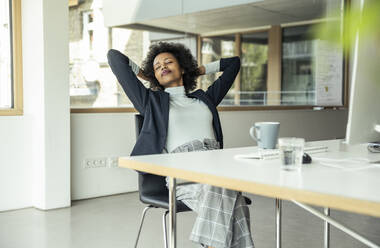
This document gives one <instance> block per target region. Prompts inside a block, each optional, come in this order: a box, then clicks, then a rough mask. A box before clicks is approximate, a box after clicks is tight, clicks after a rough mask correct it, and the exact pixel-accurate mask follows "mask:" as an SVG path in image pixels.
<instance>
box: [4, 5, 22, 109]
mask: <svg viewBox="0 0 380 248" xmlns="http://www.w3.org/2000/svg"><path fill="white" fill-rule="evenodd" d="M0 115H22V63H21V2H20V0H17V1H10V0H0Z"/></svg>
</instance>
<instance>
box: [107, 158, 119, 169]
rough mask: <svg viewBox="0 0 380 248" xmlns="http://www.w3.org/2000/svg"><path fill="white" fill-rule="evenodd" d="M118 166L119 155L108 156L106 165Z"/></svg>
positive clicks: (110, 166)
mask: <svg viewBox="0 0 380 248" xmlns="http://www.w3.org/2000/svg"><path fill="white" fill-rule="evenodd" d="M118 166H119V157H109V158H108V159H107V167H109V168H113V167H118Z"/></svg>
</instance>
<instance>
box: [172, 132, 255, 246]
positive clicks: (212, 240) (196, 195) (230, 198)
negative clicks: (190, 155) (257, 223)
mask: <svg viewBox="0 0 380 248" xmlns="http://www.w3.org/2000/svg"><path fill="white" fill-rule="evenodd" d="M215 149H219V143H218V142H217V141H216V140H213V139H205V140H203V142H202V141H200V140H194V141H191V142H188V143H185V144H183V145H181V146H179V147H177V148H175V149H174V150H173V151H172V153H177V152H192V151H206V150H215ZM176 196H177V199H178V200H181V201H183V203H185V204H186V205H187V206H188V207H189V208H191V209H192V210H193V211H195V212H196V213H197V214H198V216H197V218H196V220H195V223H194V226H193V230H192V232H191V235H190V240H192V241H193V242H196V243H199V244H202V245H207V246H211V247H215V248H248V247H254V244H253V240H252V237H251V231H250V216H249V209H248V206H247V205H246V203H245V200H244V197H243V196H242V195H241V194H240V193H239V192H237V191H234V190H229V189H224V188H220V187H215V186H211V185H207V184H197V183H194V184H186V185H180V186H177V195H176Z"/></svg>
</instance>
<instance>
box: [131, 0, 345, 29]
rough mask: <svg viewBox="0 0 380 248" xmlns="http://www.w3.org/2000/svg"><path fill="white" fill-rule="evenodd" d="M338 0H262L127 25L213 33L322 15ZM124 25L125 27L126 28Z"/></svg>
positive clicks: (337, 3) (306, 19)
mask: <svg viewBox="0 0 380 248" xmlns="http://www.w3.org/2000/svg"><path fill="white" fill-rule="evenodd" d="M340 2H341V0H265V1H262V2H255V3H250V4H244V5H238V6H232V7H227V8H220V9H213V10H207V11H200V12H196V13H190V14H184V15H178V16H171V17H165V18H157V19H150V20H144V21H142V22H139V23H134V24H132V25H127V26H129V27H131V26H133V27H134V28H138V27H139V26H140V27H141V28H143V29H150V31H160V30H159V29H161V31H165V30H166V31H168V30H171V31H179V32H185V33H193V34H201V35H212V34H218V33H223V32H224V33H226V32H228V31H230V32H233V31H235V32H236V31H238V30H245V29H247V30H249V29H254V28H255V27H265V26H268V25H279V24H284V23H292V22H302V21H308V20H314V19H319V18H323V17H324V16H325V13H326V10H329V9H331V8H332V7H333V6H336V5H339V4H340ZM127 26H126V27H127Z"/></svg>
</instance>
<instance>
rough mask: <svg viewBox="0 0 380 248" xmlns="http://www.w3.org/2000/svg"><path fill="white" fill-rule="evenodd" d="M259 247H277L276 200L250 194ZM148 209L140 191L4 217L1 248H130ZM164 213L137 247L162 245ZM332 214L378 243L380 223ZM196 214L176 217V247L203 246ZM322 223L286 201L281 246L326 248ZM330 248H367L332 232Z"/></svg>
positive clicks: (150, 221)
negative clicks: (193, 234) (196, 239)
mask: <svg viewBox="0 0 380 248" xmlns="http://www.w3.org/2000/svg"><path fill="white" fill-rule="evenodd" d="M249 197H251V199H253V205H252V206H251V219H252V232H253V237H254V242H255V244H256V248H273V247H275V239H274V237H275V232H274V230H275V226H274V223H275V219H274V200H273V199H270V198H265V197H259V196H252V195H249ZM143 208H144V205H142V204H141V203H140V202H139V200H138V195H137V193H130V194H122V195H115V196H108V197H102V198H96V199H90V200H83V201H75V202H73V204H72V207H71V208H65V209H58V210H51V211H40V210H36V209H33V208H30V209H22V210H17V211H9V212H3V213H0V248H23V247H26V248H55V247H57V248H68V247H73V248H86V247H91V248H119V247H120V248H130V247H133V245H134V241H135V237H136V235H137V228H138V224H139V221H140V214H141V211H142V209H143ZM162 213H163V211H162V210H158V209H154V210H151V212H148V214H147V217H146V222H145V225H144V227H143V230H142V234H141V237H140V243H139V247H153V248H156V247H163V238H162V222H161V220H162V219H161V216H162ZM332 216H333V217H334V218H335V219H338V220H340V221H341V222H342V223H344V224H345V225H347V226H351V227H352V228H353V229H355V230H357V231H358V232H360V233H362V234H365V236H366V237H368V238H369V239H371V240H372V241H374V242H376V243H377V244H379V245H380V219H379V218H371V217H368V216H362V215H356V214H348V213H343V212H338V211H332ZM194 219H195V214H194V213H181V214H179V215H178V237H177V240H178V247H179V248H190V247H199V246H197V245H196V244H194V243H192V242H190V241H189V240H188V236H189V233H190V231H191V228H192V223H193V222H194ZM322 234H323V223H322V222H321V221H320V220H319V219H317V218H316V217H314V216H312V215H310V214H309V213H307V212H305V211H304V210H302V209H300V208H298V207H297V206H295V205H293V204H291V203H289V202H284V203H283V233H282V235H283V248H290V247H291V248H297V247H303V248H304V247H307V248H314V247H315V248H322V247H323V239H322ZM331 236H332V238H331V248H338V247H339V248H358V247H366V246H364V245H362V244H361V243H359V242H357V241H356V240H354V239H352V238H351V237H349V236H348V235H346V234H343V233H342V232H340V231H337V230H336V229H334V228H333V230H332V234H331Z"/></svg>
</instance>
